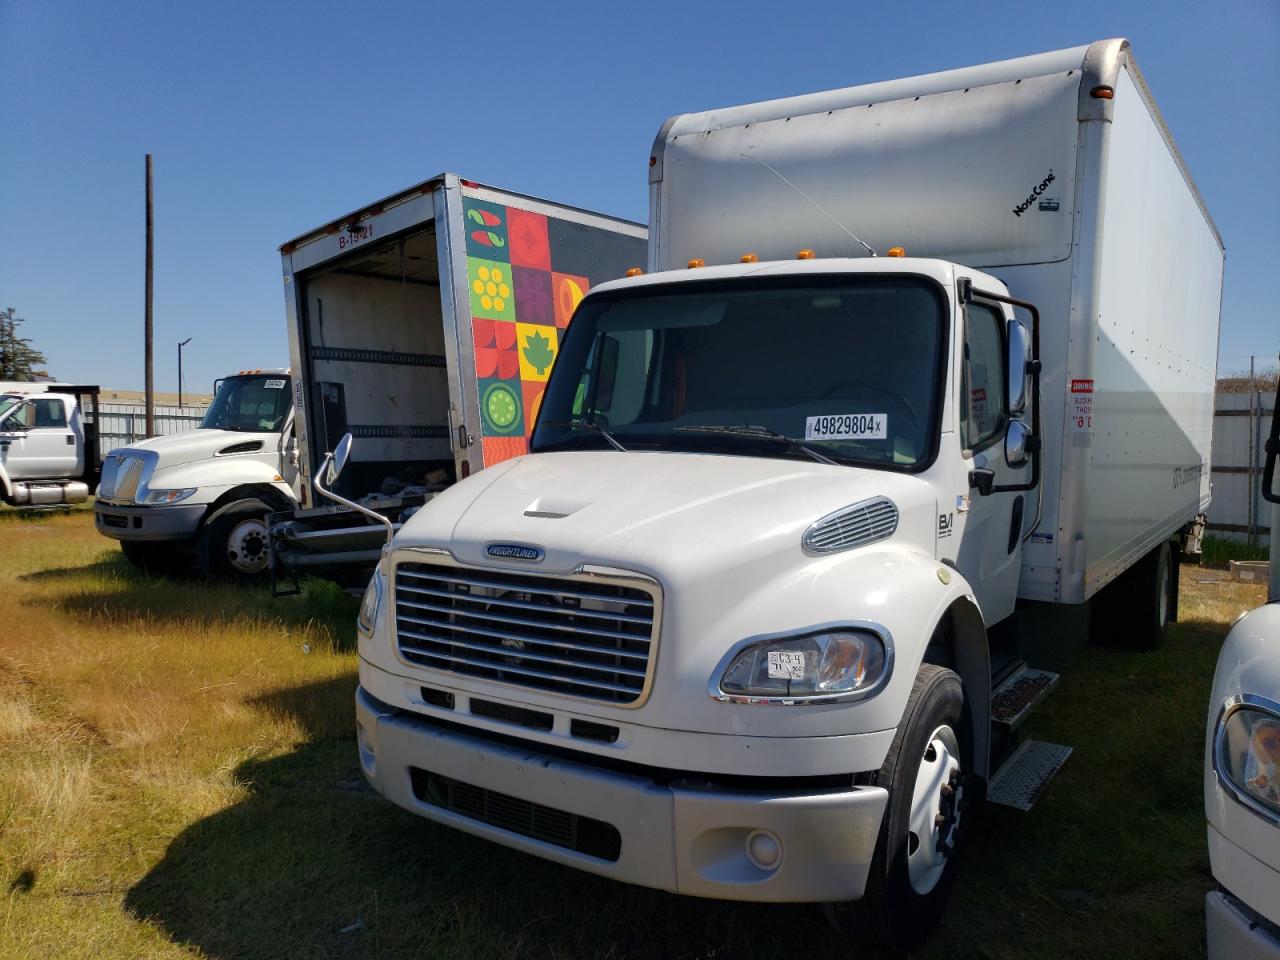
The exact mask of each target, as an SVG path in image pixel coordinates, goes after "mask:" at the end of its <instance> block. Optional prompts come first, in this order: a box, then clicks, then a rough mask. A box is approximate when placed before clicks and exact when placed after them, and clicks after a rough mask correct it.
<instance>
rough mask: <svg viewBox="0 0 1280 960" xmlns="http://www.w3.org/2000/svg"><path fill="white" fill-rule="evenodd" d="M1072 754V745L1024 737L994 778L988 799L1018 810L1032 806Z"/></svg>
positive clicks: (989, 787) (989, 788)
mask: <svg viewBox="0 0 1280 960" xmlns="http://www.w3.org/2000/svg"><path fill="white" fill-rule="evenodd" d="M1069 756H1071V748H1070V747H1064V746H1063V745H1062V744H1060V743H1045V742H1044V741H1043V740H1027V741H1025V742H1024V743H1023V744H1022V745H1021V746H1020V747H1018V749H1017V750H1015V751H1013V755H1012V756H1010V757H1009V759H1008V760H1006V761H1005V762H1004V766H1002V767H1001V768H1000V769H999V770H997V771H996V775H995V776H994V777H992V778H991V783H990V784H988V785H987V800H989V801H990V802H991V803H998V804H1000V805H1002V806H1005V807H1013V808H1015V809H1017V810H1030V809H1031V808H1032V807H1034V806H1035V803H1036V801H1037V800H1039V799H1040V795H1041V794H1042V793H1044V789H1045V787H1047V786H1048V785H1049V781H1050V780H1052V779H1053V778H1054V777H1055V776H1057V773H1058V771H1059V770H1061V769H1062V765H1063V764H1064V763H1066V762H1067V757H1069Z"/></svg>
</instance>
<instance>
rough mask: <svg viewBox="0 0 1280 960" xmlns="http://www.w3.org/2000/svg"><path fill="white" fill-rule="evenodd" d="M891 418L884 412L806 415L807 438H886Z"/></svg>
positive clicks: (805, 429) (805, 436)
mask: <svg viewBox="0 0 1280 960" xmlns="http://www.w3.org/2000/svg"><path fill="white" fill-rule="evenodd" d="M888 421H889V418H888V417H887V416H886V415H885V414H883V413H837V414H829V415H827V416H821V417H806V418H805V422H804V438H805V439H806V440H884V439H885V438H886V437H887V436H888V427H889V423H888Z"/></svg>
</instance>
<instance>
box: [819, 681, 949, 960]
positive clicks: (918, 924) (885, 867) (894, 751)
mask: <svg viewBox="0 0 1280 960" xmlns="http://www.w3.org/2000/svg"><path fill="white" fill-rule="evenodd" d="M963 717H964V690H963V687H962V686H961V684H960V678H959V677H958V676H956V674H955V673H953V672H952V671H950V670H948V669H946V668H945V667H939V666H935V665H933V664H929V663H926V664H924V665H923V666H922V667H921V668H920V672H919V673H918V674H917V675H916V681H915V684H914V685H913V686H912V688H911V697H910V699H909V700H908V701H907V709H906V712H905V713H904V714H903V720H902V723H901V725H900V726H899V727H898V731H897V733H896V734H895V736H894V738H893V745H892V746H891V747H890V748H889V753H888V755H887V756H886V757H885V761H884V765H883V766H882V767H881V768H880V770H879V771H878V772H877V773H876V774H875V777H874V779H873V783H875V784H877V785H879V786H883V787H886V788H887V789H888V791H889V806H888V808H887V809H886V810H885V816H884V821H883V822H882V823H881V825H880V837H879V840H878V841H877V842H876V852H875V858H874V859H873V860H872V863H871V872H870V874H869V875H868V877H867V888H866V891H865V892H864V894H863V898H862V899H861V900H860V901H858V902H856V903H852V904H847V905H844V904H842V905H837V906H836V908H835V909H836V912H837V915H838V916H839V915H840V914H845V915H847V917H848V919H849V920H850V921H851V922H852V925H853V926H854V927H855V929H856V930H860V931H862V932H864V933H867V934H874V935H875V936H876V938H877V939H878V940H879V941H880V942H881V943H882V944H883V945H884V946H885V947H887V948H888V949H889V950H891V951H894V952H904V951H907V950H910V949H911V948H912V947H914V946H916V945H917V944H919V943H920V942H921V941H923V940H924V939H925V937H926V936H928V934H929V932H930V931H932V930H933V928H934V927H936V926H937V924H938V921H939V920H940V919H941V917H942V912H943V909H944V908H945V907H946V905H947V901H948V899H949V898H950V896H951V887H952V885H953V883H954V877H955V850H956V846H957V844H958V843H959V842H960V840H961V838H962V836H963V831H964V829H965V827H966V818H965V777H966V770H965V764H966V763H968V762H970V761H969V760H968V757H969V753H970V751H969V749H968V743H967V728H966V727H965V725H964V723H963Z"/></svg>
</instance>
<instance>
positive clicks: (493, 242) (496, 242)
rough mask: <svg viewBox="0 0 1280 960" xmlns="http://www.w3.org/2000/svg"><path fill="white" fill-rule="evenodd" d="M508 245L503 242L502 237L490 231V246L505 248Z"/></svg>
mask: <svg viewBox="0 0 1280 960" xmlns="http://www.w3.org/2000/svg"><path fill="white" fill-rule="evenodd" d="M506 245H507V241H505V240H503V239H502V238H501V237H500V236H498V235H497V234H496V233H494V232H492V231H490V232H489V246H491V247H505V246H506Z"/></svg>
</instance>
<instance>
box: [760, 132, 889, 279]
mask: <svg viewBox="0 0 1280 960" xmlns="http://www.w3.org/2000/svg"><path fill="white" fill-rule="evenodd" d="M738 156H740V157H742V159H744V160H754V161H755V162H756V163H758V164H760V166H762V167H764V168H765V169H766V170H768V171H769V172H770V173H772V174H773V175H774V176H775V177H777V178H778V179H779V180H781V181H782V182H783V183H785V184H786V185H787V186H788V187H790V188H791V189H792V190H794V191H795V192H796V193H798V194H800V196H802V197H804V198H805V199H806V200H808V201H809V202H810V203H811V204H813V205H814V207H816V208H817V210H818V212H819V213H820V214H822V215H823V216H824V217H826V218H827V219H828V220H830V221H831V222H832V223H834V224H835V225H836V226H837V227H839V228H840V229H841V230H843V231H844V232H845V233H847V234H848V235H849V236H850V237H853V240H854V242H856V243H857V244H859V245H860V246H861V247H862V248H863V249H864V250H866V251H867V253H869V254H871V256H873V257H874V256H875V255H876V252H875V251H874V250H873V249H871V247H870V245H869V244H867V243H866V242H864V241H863V240H860V239H859V238H858V237H855V236H854V235H853V231H852V230H850V229H849V228H848V227H846V226H845V225H844V224H843V223H841V222H840V221H839V220H837V219H836V218H835V217H833V216H832V215H831V214H829V213H828V212H827V211H826V208H825V207H823V206H822V204H820V203H819V202H818V201H817V200H815V199H813V197H811V196H809V195H808V194H807V193H805V192H804V191H803V190H801V189H800V188H799V187H797V186H796V185H795V184H794V183H792V182H791V181H790V180H788V179H787V178H786V177H784V176H783V175H782V174H781V173H779V172H778V171H777V170H775V169H774V168H773V167H771V166H769V164H767V163H765V162H764V161H763V160H761V159H760V158H759V157H753V156H750V155H749V154H745V153H740V154H738Z"/></svg>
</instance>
